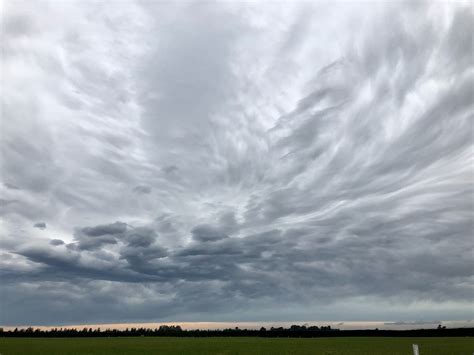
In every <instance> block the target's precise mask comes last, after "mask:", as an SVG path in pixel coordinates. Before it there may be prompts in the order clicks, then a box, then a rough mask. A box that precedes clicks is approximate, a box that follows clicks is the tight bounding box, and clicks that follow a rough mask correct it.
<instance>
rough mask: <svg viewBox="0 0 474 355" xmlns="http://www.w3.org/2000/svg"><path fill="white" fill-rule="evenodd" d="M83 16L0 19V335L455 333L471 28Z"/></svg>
mask: <svg viewBox="0 0 474 355" xmlns="http://www.w3.org/2000/svg"><path fill="white" fill-rule="evenodd" d="M89 6H90V5H88V4H82V3H71V4H68V5H67V6H66V4H61V5H59V6H45V9H44V12H38V11H33V10H32V9H30V7H28V6H26V5H24V9H23V8H19V9H12V8H11V7H7V8H6V11H7V13H9V14H12V16H13V14H15V16H13V17H12V19H13V20H12V21H13V22H12V23H10V25H9V26H10V27H9V31H10V32H11V35H10V36H7V37H8V38H6V39H7V40H6V41H5V43H2V49H5V53H8V55H6V56H5V61H4V62H3V63H2V64H3V69H4V73H5V75H6V77H5V82H6V83H8V84H9V85H6V88H5V89H6V90H5V95H2V103H3V104H4V105H3V107H4V108H5V110H4V116H5V120H4V121H5V122H2V128H4V129H3V130H2V138H4V139H2V153H1V155H2V172H4V174H5V176H8V183H6V182H5V183H4V184H3V188H2V189H1V191H0V193H1V194H2V195H1V196H0V198H1V200H0V201H1V203H2V206H1V207H2V217H4V220H5V223H3V224H2V236H3V235H4V236H5V237H4V238H2V245H1V249H2V250H1V251H2V255H3V254H5V255H6V257H2V268H1V269H0V272H1V277H2V281H4V282H3V283H2V302H1V306H2V307H0V323H2V324H12V325H13V324H26V323H37V324H53V323H56V324H59V323H61V324H67V323H73V322H85V323H88V322H106V321H112V322H126V321H146V320H148V321H153V320H156V319H160V320H162V319H166V320H197V321H199V320H204V319H206V320H209V319H210V318H212V319H213V320H216V321H222V320H253V321H259V320H265V319H268V320H275V319H277V318H278V319H281V320H283V319H285V320H296V319H303V318H304V319H309V318H313V319H321V317H327V319H335V320H337V321H344V320H347V318H351V319H366V320H368V319H373V320H375V319H377V320H384V321H385V320H387V319H402V320H403V319H407V320H409V319H428V318H427V317H423V318H422V317H421V316H422V315H423V314H425V315H426V314H429V319H465V318H467V317H468V318H472V302H471V300H472V286H471V282H470V281H471V279H472V271H473V270H474V264H473V260H472V252H473V244H472V230H473V228H474V225H473V219H472V211H473V209H474V205H473V204H474V202H473V201H472V199H471V198H469V197H470V196H472V194H473V185H472V181H473V172H472V169H471V167H472V164H471V163H472V158H471V155H472V154H471V151H472V129H471V128H472V127H471V126H472V124H471V121H472V116H473V112H474V107H473V100H472V97H473V95H474V93H473V86H474V85H473V75H472V69H473V64H472V63H473V57H472V53H473V52H472V32H473V31H469V29H470V28H472V23H473V18H472V12H470V11H467V10H468V9H467V7H465V6H464V5H462V4H428V3H418V4H417V5H416V6H414V5H413V6H412V5H409V4H403V3H393V4H383V5H378V6H363V5H360V4H357V6H352V5H350V4H342V3H341V4H331V5H327V4H315V5H304V6H303V5H302V4H297V3H296V4H294V5H293V4H291V5H290V4H282V5H281V7H268V6H262V5H259V4H250V3H219V4H217V3H215V4H214V3H212V4H211V3H207V4H202V5H201V4H198V3H186V4H181V5H174V4H164V3H151V2H138V3H134V2H133V3H132V2H128V3H123V4H122V3H121V4H117V6H116V7H114V10H113V11H110V9H108V8H107V7H104V6H102V5H100V4H98V5H97V6H96V7H94V11H92V12H91V11H90V7H89ZM17 12H18V13H17ZM72 14H74V16H72ZM18 16H20V17H21V18H26V19H28V21H27V22H25V21H23V20H21V21H20V20H19V18H20V17H18ZM440 18H443V21H440V20H439V19H440ZM85 19H87V21H85ZM22 21H23V22H22ZM26 23H30V24H32V26H36V27H37V28H41V29H42V31H41V33H38V32H37V31H31V28H29V27H28V26H27V25H25V24H26ZM85 24H87V26H86V27H87V29H85V27H84V26H85ZM36 27H35V28H36ZM43 30H44V31H43ZM19 37H21V40H14V39H15V38H16V39H19ZM328 39H330V40H328ZM335 43H337V45H336V44H335ZM4 47H5V48H4ZM51 49H54V50H51ZM58 53H60V54H61V55H59V54H58ZM24 62H28V63H30V64H31V65H29V66H28V68H23V67H19V66H18V65H19V64H18V63H24ZM20 73H23V74H21V75H20ZM18 92H21V93H22V95H17V93H18ZM12 122H14V124H13V123H12ZM9 182H14V183H15V184H14V185H13V184H9ZM16 186H18V187H21V189H19V188H16ZM37 221H48V224H50V225H52V226H54V230H52V231H51V232H50V230H51V227H50V228H48V229H47V230H45V231H44V232H41V233H36V234H35V235H33V234H34V233H31V226H32V225H34V224H35V223H38V222H37ZM112 221H117V222H114V223H110V222H112ZM45 227H46V226H45ZM28 231H29V232H28ZM30 233H31V234H30ZM53 233H54V234H53ZM54 237H58V238H61V239H52V238H54ZM72 303H74V305H75V307H74V309H71V308H70V304H72ZM52 310H54V312H53V311H52Z"/></svg>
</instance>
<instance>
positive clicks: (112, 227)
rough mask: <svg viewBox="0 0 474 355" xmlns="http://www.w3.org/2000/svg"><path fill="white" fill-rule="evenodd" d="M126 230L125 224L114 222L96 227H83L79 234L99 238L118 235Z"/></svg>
mask: <svg viewBox="0 0 474 355" xmlns="http://www.w3.org/2000/svg"><path fill="white" fill-rule="evenodd" d="M126 230H127V224H126V223H122V222H115V223H112V224H104V225H100V226H96V227H85V228H82V229H81V232H82V233H83V234H85V235H86V236H89V237H100V236H103V235H114V234H120V233H123V232H125V231H126Z"/></svg>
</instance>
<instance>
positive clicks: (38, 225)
mask: <svg viewBox="0 0 474 355" xmlns="http://www.w3.org/2000/svg"><path fill="white" fill-rule="evenodd" d="M33 227H35V228H38V229H46V223H44V222H38V223H35V224H34V225H33Z"/></svg>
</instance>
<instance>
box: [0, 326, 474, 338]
mask: <svg viewBox="0 0 474 355" xmlns="http://www.w3.org/2000/svg"><path fill="white" fill-rule="evenodd" d="M149 336H152V337H159V336H167V337H169V336H171V337H290V338H315V337H341V336H342V337H348V336H349V337H351V336H354V337H357V336H361V337H367V336H385V337H386V336H388V337H396V336H402V337H438V336H441V337H445V336H474V328H456V329H454V328H453V329H446V327H441V326H440V327H438V328H437V329H414V330H379V329H366V330H340V329H333V328H331V326H329V325H327V326H321V327H318V326H305V325H292V326H291V327H289V328H283V327H277V328H276V327H271V328H269V329H266V328H264V327H262V328H260V329H240V328H238V327H235V328H228V329H222V330H200V329H191V330H186V329H182V328H181V327H180V326H179V325H162V326H160V327H158V328H126V329H100V328H95V329H93V328H83V329H76V328H51V329H47V330H44V329H40V328H33V327H28V328H15V329H12V330H4V329H2V328H0V337H28V338H30V337H32V338H34V337H41V338H48V337H50V338H56V337H58V338H66V337H67V338H69V337H149Z"/></svg>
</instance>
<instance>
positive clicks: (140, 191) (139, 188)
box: [133, 185, 152, 195]
mask: <svg viewBox="0 0 474 355" xmlns="http://www.w3.org/2000/svg"><path fill="white" fill-rule="evenodd" d="M151 190H152V189H151V187H150V186H143V185H139V186H135V187H134V188H133V191H134V192H136V193H138V194H145V195H146V194H149V193H151Z"/></svg>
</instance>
